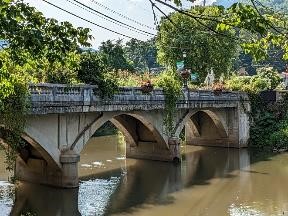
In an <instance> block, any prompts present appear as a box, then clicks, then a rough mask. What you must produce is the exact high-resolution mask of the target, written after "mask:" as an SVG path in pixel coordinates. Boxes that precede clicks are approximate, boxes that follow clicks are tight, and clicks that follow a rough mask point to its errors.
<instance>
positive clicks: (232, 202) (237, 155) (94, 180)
mask: <svg viewBox="0 0 288 216" xmlns="http://www.w3.org/2000/svg"><path fill="white" fill-rule="evenodd" d="M102 139H103V138H102ZM112 143H113V142H112ZM114 144H115V143H114ZM103 145H104V144H103ZM105 145H106V146H105V149H103V148H104V147H103V146H102V145H101V143H97V145H92V144H91V146H90V147H89V148H88V149H89V152H90V154H88V153H87V152H84V153H85V158H84V159H82V161H81V163H80V165H79V167H80V172H81V173H82V177H81V183H80V187H79V190H78V189H73V190H71V189H69V190H65V189H56V188H51V187H45V186H39V185H33V184H27V183H21V184H19V185H18V187H17V188H16V193H15V202H13V199H12V198H13V196H12V195H11V194H12V193H11V191H13V190H11V188H12V186H11V185H6V186H5V187H1V185H0V208H1V211H2V213H3V212H5V214H6V213H7V212H9V211H10V209H11V207H12V205H13V207H12V210H11V215H21V214H26V213H28V212H29V213H32V215H33V214H34V215H41V216H42V215H43V216H46V215H49V216H53V215H61V216H62V215H64V216H66V215H69V216H71V215H83V216H84V215H85V216H86V215H87V216H88V215H89V216H90V215H114V214H120V215H149V216H153V215H157V216H158V215H167V216H170V215H171V216H172V215H173V216H174V215H179V216H180V215H231V216H242V215H245V216H246V215H285V214H286V215H288V196H287V194H288V187H286V184H287V180H288V154H282V155H277V156H274V157H265V158H263V157H254V156H253V155H250V154H249V153H248V151H247V150H245V149H242V150H239V149H223V148H202V147H192V146H184V147H183V152H185V154H184V155H183V161H182V163H181V164H180V165H178V166H176V165H174V164H171V163H165V162H154V161H146V160H133V163H130V162H131V161H130V162H129V160H122V158H121V160H117V158H119V155H120V156H121V155H123V152H121V151H120V152H118V151H116V152H115V146H113V145H111V149H110V150H111V155H110V156H109V151H110V150H109V147H107V145H108V146H109V145H110V144H107V143H106V144H105ZM99 149H101V150H102V151H99ZM103 150H105V151H103ZM101 152H105V156H103V155H101ZM91 155H92V156H91ZM96 160H97V161H98V162H99V163H98V162H97V166H96V165H95V166H94V167H90V166H89V167H88V166H86V167H85V166H84V167H83V166H81V165H82V164H88V165H93V163H94V164H95V161H96ZM251 161H252V162H251ZM100 163H101V166H98V165H99V164H100ZM110 164H112V165H110ZM108 165H110V167H109V166H108ZM116 165H118V168H116ZM81 169H82V171H81ZM85 169H87V170H85ZM93 173H94V174H93ZM9 188H10V189H9ZM9 191H10V192H9ZM13 203H14V204H13ZM1 215H2V214H1ZM30 215H31V214H30Z"/></svg>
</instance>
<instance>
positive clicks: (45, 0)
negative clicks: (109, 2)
mask: <svg viewBox="0 0 288 216" xmlns="http://www.w3.org/2000/svg"><path fill="white" fill-rule="evenodd" d="M42 1H44V2H46V3H47V4H49V5H51V6H53V7H55V8H57V9H59V10H62V11H64V12H66V13H68V14H70V15H72V16H75V17H77V18H79V19H81V20H84V21H86V22H88V23H90V24H93V25H95V26H97V27H99V28H102V29H105V30H107V31H110V32H113V33H115V34H118V35H121V36H123V37H127V38H130V39H134V38H133V37H131V36H128V35H125V34H122V33H120V32H117V31H114V30H112V29H109V28H106V27H104V26H101V25H99V24H97V23H95V22H92V21H90V20H87V19H85V18H83V17H80V16H78V15H76V14H74V13H72V12H70V11H68V10H65V9H63V8H61V7H59V6H57V5H55V4H52V3H51V2H48V1H47V0H42Z"/></svg>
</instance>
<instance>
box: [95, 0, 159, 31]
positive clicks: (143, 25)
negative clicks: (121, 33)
mask: <svg viewBox="0 0 288 216" xmlns="http://www.w3.org/2000/svg"><path fill="white" fill-rule="evenodd" d="M90 1H91V2H93V3H94V4H96V5H98V6H100V7H102V8H104V9H106V10H108V11H110V12H112V13H113V14H117V15H118V16H120V17H122V18H124V19H126V20H129V21H131V22H134V23H136V24H138V25H140V26H142V27H146V28H149V29H152V30H155V28H152V27H151V26H148V25H145V24H143V23H141V22H139V21H137V20H134V19H131V18H130V17H128V16H126V15H123V14H121V13H119V12H117V11H115V10H113V9H111V8H109V7H107V6H105V5H103V4H101V3H99V2H97V1H95V0H90Z"/></svg>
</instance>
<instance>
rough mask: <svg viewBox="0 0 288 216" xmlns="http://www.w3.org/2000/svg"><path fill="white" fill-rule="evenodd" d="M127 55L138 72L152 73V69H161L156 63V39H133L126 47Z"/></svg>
mask: <svg viewBox="0 0 288 216" xmlns="http://www.w3.org/2000/svg"><path fill="white" fill-rule="evenodd" d="M124 51H125V55H126V56H127V58H128V59H129V60H130V61H131V62H132V63H133V67H134V69H135V70H136V71H139V72H144V71H150V69H151V68H155V67H159V65H158V64H157V62H156V59H157V50H156V39H155V38H153V39H150V40H147V41H141V40H137V39H134V38H133V39H131V40H130V41H128V42H127V43H126V45H125V49H124Z"/></svg>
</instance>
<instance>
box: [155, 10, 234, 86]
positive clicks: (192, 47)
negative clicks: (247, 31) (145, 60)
mask: <svg viewBox="0 0 288 216" xmlns="http://www.w3.org/2000/svg"><path fill="white" fill-rule="evenodd" d="M188 12H189V13H201V14H205V15H206V16H220V15H221V13H223V8H221V7H216V6H211V7H196V8H194V9H191V10H189V11H188ZM205 25H206V26H209V28H211V29H215V28H216V26H217V23H215V22H212V21H209V20H206V21H205ZM225 34H226V35H228V36H230V37H232V36H233V35H234V33H233V31H226V32H225ZM236 46H237V43H235V41H234V40H233V39H231V38H229V37H227V36H219V35H216V34H212V33H209V32H207V29H206V27H205V26H203V25H202V24H200V23H199V22H197V21H195V20H194V19H192V18H189V17H187V16H185V15H183V14H181V13H178V12H175V13H172V14H170V15H169V20H168V19H162V21H161V23H160V31H159V33H158V36H157V48H158V50H159V52H158V59H159V62H160V63H162V64H164V65H166V66H169V67H172V68H175V66H176V61H177V60H183V52H186V54H187V57H186V58H185V65H186V67H188V68H191V69H192V71H193V72H198V73H199V75H200V80H202V81H203V80H204V78H205V76H206V74H207V72H208V71H209V70H210V69H211V68H213V69H214V72H215V73H216V75H217V76H218V77H219V76H220V74H222V73H226V72H228V71H229V70H230V68H231V67H232V61H233V57H234V56H235V52H236Z"/></svg>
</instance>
